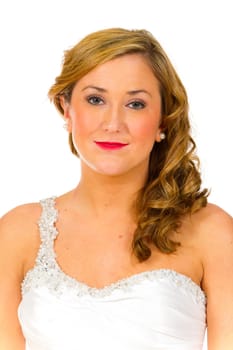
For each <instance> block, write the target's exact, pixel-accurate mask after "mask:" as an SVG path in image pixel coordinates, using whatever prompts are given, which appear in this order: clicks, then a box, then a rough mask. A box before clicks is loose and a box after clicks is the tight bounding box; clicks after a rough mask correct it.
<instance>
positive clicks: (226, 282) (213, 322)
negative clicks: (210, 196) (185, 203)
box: [202, 206, 233, 350]
mask: <svg viewBox="0 0 233 350" xmlns="http://www.w3.org/2000/svg"><path fill="white" fill-rule="evenodd" d="M207 210H208V209H207ZM202 230H203V241H202V244H203V245H202V248H203V251H202V256H203V268H204V277H203V283H202V285H203V289H204V290H205V292H206V295H207V327H208V328H207V333H208V349H210V350H219V349H224V350H230V349H233V220H232V217H231V216H230V215H228V214H227V213H225V212H224V211H223V210H221V209H220V208H218V207H215V206H213V207H211V208H210V210H209V214H208V218H207V219H206V220H205V223H204V225H203V226H202Z"/></svg>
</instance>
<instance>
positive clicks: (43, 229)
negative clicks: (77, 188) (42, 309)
mask: <svg viewBox="0 0 233 350" xmlns="http://www.w3.org/2000/svg"><path fill="white" fill-rule="evenodd" d="M41 205H42V208H43V210H42V214H41V217H40V219H39V222H38V225H39V228H40V234H41V245H40V248H39V251H38V256H37V258H36V264H35V266H34V268H33V269H31V270H29V271H28V272H27V274H26V276H25V278H24V280H23V282H22V286H21V287H22V295H25V294H26V293H27V292H28V291H30V290H31V289H34V288H36V289H37V288H38V287H43V286H46V288H48V289H49V290H50V291H51V292H52V293H53V294H55V295H57V296H60V295H62V294H64V293H66V292H67V289H68V290H69V292H71V293H72V294H74V295H75V296H78V297H80V296H83V295H90V296H93V297H106V296H109V295H111V294H112V293H114V291H117V290H121V291H130V290H131V289H132V287H134V286H136V285H139V284H141V283H143V282H144V281H155V280H161V279H162V280H169V281H171V282H172V283H173V284H174V285H175V286H176V287H178V288H181V289H183V290H185V291H187V292H189V293H191V294H192V295H193V296H194V298H195V300H196V302H198V303H202V304H205V302H206V297H205V294H204V292H203V291H202V289H201V288H200V287H199V286H198V285H197V284H196V283H195V282H193V281H192V279H191V278H189V277H187V276H185V275H183V274H181V273H178V272H176V271H174V270H170V269H156V270H151V271H145V272H140V273H138V274H134V275H132V276H129V277H126V278H123V279H121V280H119V281H117V282H114V283H112V284H110V285H108V286H105V287H103V288H94V287H90V286H88V285H87V284H85V283H82V282H79V281H78V280H76V279H74V278H72V277H70V276H69V275H67V274H65V273H64V272H63V271H62V270H61V268H60V267H59V265H58V264H57V261H56V254H55V252H54V248H53V244H54V239H55V238H56V237H57V235H58V231H57V229H56V228H55V226H54V224H55V222H56V220H57V217H58V212H57V210H56V209H55V197H52V198H49V199H46V200H43V201H41Z"/></svg>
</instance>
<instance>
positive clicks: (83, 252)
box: [0, 55, 233, 350]
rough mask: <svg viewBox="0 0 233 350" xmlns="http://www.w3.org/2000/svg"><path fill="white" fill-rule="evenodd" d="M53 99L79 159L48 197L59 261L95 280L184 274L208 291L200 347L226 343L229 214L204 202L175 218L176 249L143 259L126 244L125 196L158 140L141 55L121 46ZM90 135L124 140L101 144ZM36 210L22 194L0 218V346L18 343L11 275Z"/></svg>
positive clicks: (30, 243) (21, 265)
mask: <svg viewBox="0 0 233 350" xmlns="http://www.w3.org/2000/svg"><path fill="white" fill-rule="evenodd" d="M122 76H123V77H124V79H122ZM61 103H62V105H63V109H64V119H65V120H66V121H67V124H68V130H69V131H70V132H72V134H73V139H74V143H75V145H76V148H77V151H78V153H79V155H80V160H81V180H80V182H79V184H78V186H77V187H76V188H75V189H74V190H72V191H70V192H69V193H66V194H64V195H62V196H60V197H58V198H57V200H56V206H57V208H58V210H59V219H58V222H57V229H58V231H59V235H58V238H57V239H56V242H55V251H56V253H57V256H58V258H57V260H58V262H59V264H60V266H61V267H62V269H63V271H65V272H66V273H67V274H68V275H71V276H72V277H74V278H76V279H77V280H79V281H83V282H84V283H86V284H88V285H90V286H92V287H97V288H102V287H104V286H106V285H109V284H111V283H113V282H115V281H117V280H119V279H122V278H124V277H126V276H130V275H133V274H137V273H140V272H142V271H147V270H154V269H159V268H169V269H173V270H176V271H177V272H179V273H182V274H184V275H186V276H189V277H190V278H191V279H192V280H193V281H194V282H195V283H197V284H198V285H199V286H201V288H202V289H203V290H204V291H205V293H206V295H207V300H208V303H207V323H208V349H209V350H220V349H224V350H230V349H232V348H233V275H232V268H233V222H232V218H231V216H230V215H228V214H227V213H226V212H224V211H223V210H222V209H221V208H219V207H217V206H215V205H212V204H208V205H207V207H206V208H204V209H201V210H199V211H198V212H197V213H195V214H193V215H192V216H191V217H184V218H183V221H182V226H181V230H180V232H179V233H176V234H174V238H175V239H177V240H178V241H179V242H181V247H180V248H178V250H177V252H176V253H175V254H171V255H166V254H162V253H161V252H159V251H158V250H157V249H156V248H155V247H151V249H152V256H151V257H150V258H149V259H148V260H146V261H145V262H143V263H139V262H138V261H137V259H136V257H135V256H134V255H132V254H131V249H130V248H131V241H132V237H133V232H134V229H135V227H136V224H135V217H134V215H133V208H132V202H133V200H134V199H135V196H136V193H137V191H138V190H139V189H140V188H141V187H142V186H143V183H144V181H145V177H146V175H147V168H148V159H149V154H150V151H151V149H152V146H153V144H154V142H162V141H161V138H160V132H161V128H160V124H161V101H160V94H159V85H158V81H157V80H156V78H155V77H154V75H153V74H152V72H151V70H150V68H149V66H148V65H147V63H146V61H145V60H144V59H143V58H142V57H141V56H140V55H134V56H133V57H132V56H127V55H126V56H123V57H121V58H118V59H115V60H113V61H110V62H107V63H105V64H103V65H101V66H99V67H97V68H96V69H95V70H93V71H91V72H90V73H88V74H87V75H86V76H85V77H83V78H82V79H81V80H80V81H79V82H78V83H77V84H76V86H75V88H74V91H73V93H72V98H71V101H70V102H69V103H68V102H66V101H65V100H64V99H62V100H61ZM96 141H118V142H123V143H126V144H127V146H126V147H124V148H122V149H118V150H111V151H109V150H103V149H100V147H98V145H97V144H96ZM61 166H62V164H61ZM40 213H41V208H40V205H39V204H37V203H35V204H27V205H23V206H20V207H17V208H15V209H13V210H12V211H10V212H9V213H8V214H6V215H5V216H4V217H3V218H2V219H1V222H0V281H1V284H0V349H7V350H21V349H24V338H23V335H22V332H21V329H20V325H19V322H18V319H17V308H18V305H19V303H20V300H21V293H20V284H21V282H22V280H23V278H24V276H25V274H26V272H27V271H28V270H29V269H30V268H32V267H33V266H34V263H35V258H36V255H37V252H38V248H39V244H40V238H39V233H38V227H37V221H38V218H39V216H40ZM90 218H91V220H90Z"/></svg>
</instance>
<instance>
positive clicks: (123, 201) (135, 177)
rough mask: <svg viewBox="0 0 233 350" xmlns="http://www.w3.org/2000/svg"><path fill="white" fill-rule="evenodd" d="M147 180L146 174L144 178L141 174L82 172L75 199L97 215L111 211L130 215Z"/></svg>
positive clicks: (74, 195)
mask: <svg viewBox="0 0 233 350" xmlns="http://www.w3.org/2000/svg"><path fill="white" fill-rule="evenodd" d="M82 170H83V169H82ZM145 179H146V174H143V176H142V174H141V173H140V172H137V173H136V174H135V172H132V173H129V174H124V175H120V176H106V175H102V174H98V173H96V172H95V173H94V172H93V171H82V174H81V179H80V182H79V184H78V186H77V187H76V189H75V190H74V191H73V197H74V200H76V201H77V202H79V203H81V207H83V208H86V209H88V210H91V211H92V212H93V213H95V214H96V215H101V214H105V213H106V212H111V211H114V212H118V213H119V212H125V213H126V214H129V212H132V211H133V208H134V203H135V200H136V198H137V195H138V192H139V191H140V190H141V188H142V187H143V186H144V183H145Z"/></svg>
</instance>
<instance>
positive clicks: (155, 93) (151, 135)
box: [61, 54, 161, 176]
mask: <svg viewBox="0 0 233 350" xmlns="http://www.w3.org/2000/svg"><path fill="white" fill-rule="evenodd" d="M61 102H62V104H63V108H64V117H65V118H66V120H67V123H68V130H69V132H71V133H72V137H73V142H74V145H75V147H76V150H77V152H78V154H79V156H80V160H81V162H82V165H83V166H84V167H88V168H89V169H91V170H93V171H95V172H98V173H101V174H105V175H110V176H117V175H122V174H126V173H128V172H132V171H133V172H137V173H138V171H142V172H146V173H147V171H148V162H149V156H150V152H151V150H152V147H153V145H154V142H159V141H160V131H161V130H160V121H161V97H160V92H159V83H158V81H157V79H156V78H155V76H154V75H153V73H152V70H151V68H150V67H149V65H148V63H147V61H146V60H145V58H143V56H141V55H140V54H132V55H125V56H122V57H119V58H116V59H114V60H111V61H109V62H107V63H104V64H102V65H100V66H98V67H97V68H95V69H94V70H92V71H91V72H89V73H88V74H86V75H85V76H84V77H83V78H82V79H80V80H79V81H78V82H77V83H76V85H75V87H74V89H73V92H72V97H71V101H70V103H68V102H65V101H64V100H62V101H61Z"/></svg>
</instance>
